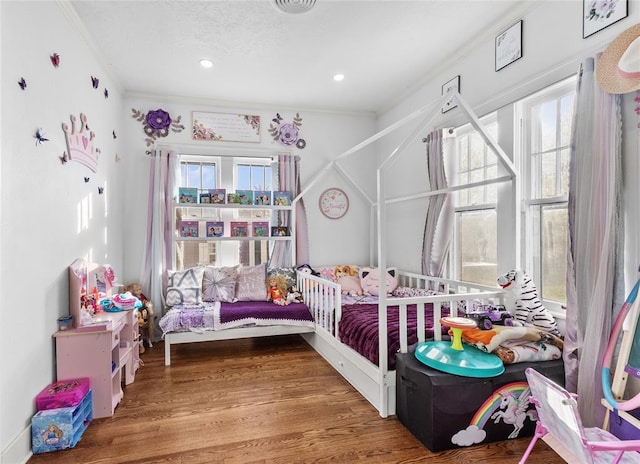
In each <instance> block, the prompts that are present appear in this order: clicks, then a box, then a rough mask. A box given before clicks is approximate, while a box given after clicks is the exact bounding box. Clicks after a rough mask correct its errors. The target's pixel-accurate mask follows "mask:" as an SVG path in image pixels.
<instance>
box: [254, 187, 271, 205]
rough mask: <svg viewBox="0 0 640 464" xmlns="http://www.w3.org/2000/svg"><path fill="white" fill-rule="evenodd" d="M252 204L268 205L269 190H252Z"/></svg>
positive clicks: (269, 202) (269, 201)
mask: <svg viewBox="0 0 640 464" xmlns="http://www.w3.org/2000/svg"><path fill="white" fill-rule="evenodd" d="M253 204H254V205H257V206H269V205H270V204H271V192H270V191H268V190H256V191H255V192H253Z"/></svg>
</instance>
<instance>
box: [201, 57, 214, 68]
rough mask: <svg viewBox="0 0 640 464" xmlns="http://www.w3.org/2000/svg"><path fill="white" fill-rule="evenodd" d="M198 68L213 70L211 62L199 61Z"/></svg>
mask: <svg viewBox="0 0 640 464" xmlns="http://www.w3.org/2000/svg"><path fill="white" fill-rule="evenodd" d="M200 66H202V67H203V68H213V61H211V60H206V59H205V60H200Z"/></svg>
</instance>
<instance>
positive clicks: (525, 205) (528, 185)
mask: <svg viewBox="0 0 640 464" xmlns="http://www.w3.org/2000/svg"><path fill="white" fill-rule="evenodd" d="M575 79H576V78H575V76H574V77H570V78H567V79H564V80H563V81H561V82H558V83H557V84H554V85H552V86H549V87H547V88H545V89H542V90H540V91H539V92H536V93H535V94H533V95H532V96H530V97H527V98H524V99H522V100H520V101H518V102H516V103H514V113H515V119H516V122H517V124H516V131H515V134H514V136H515V140H516V143H515V147H516V150H517V155H518V157H519V161H520V163H519V164H520V172H521V178H522V180H523V181H522V182H521V184H520V185H521V188H522V205H521V214H522V217H523V221H522V222H523V226H524V227H523V244H524V253H523V256H522V259H523V262H524V263H525V268H526V269H527V270H528V272H529V273H531V274H532V275H531V277H532V278H533V280H534V282H536V284H537V286H538V293H539V296H540V298H541V300H542V302H543V304H544V305H545V306H546V307H547V309H549V310H550V311H551V312H552V313H553V314H554V316H556V317H560V318H564V317H565V311H564V304H565V302H559V301H553V300H549V299H544V298H542V292H543V289H542V282H543V280H542V257H541V249H542V244H541V226H542V225H541V223H540V221H539V219H540V214H539V210H540V208H542V207H544V206H554V205H558V206H562V205H564V206H568V201H569V198H568V193H567V194H566V195H558V196H554V197H546V198H532V197H531V196H532V191H533V185H532V163H531V162H530V156H531V153H530V147H531V138H532V136H533V134H532V132H533V131H532V130H530V125H528V122H529V120H528V115H529V110H530V109H531V107H533V106H534V105H537V104H539V103H541V102H544V101H548V100H550V99H554V98H558V99H560V98H562V97H563V96H566V95H568V94H570V93H572V92H575ZM556 114H557V113H556ZM560 135H561V134H560V128H559V127H557V130H556V138H559V137H560ZM569 144H570V140H569V141H568V144H567V145H564V146H558V145H557V144H556V146H555V147H554V148H553V149H552V150H546V151H544V152H541V153H548V152H550V151H560V150H562V149H563V148H566V149H568V148H569ZM557 163H558V166H557V169H558V170H557V171H556V172H557V173H558V176H556V182H560V176H559V172H560V166H559V160H558V161H557Z"/></svg>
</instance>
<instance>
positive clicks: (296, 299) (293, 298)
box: [287, 285, 304, 303]
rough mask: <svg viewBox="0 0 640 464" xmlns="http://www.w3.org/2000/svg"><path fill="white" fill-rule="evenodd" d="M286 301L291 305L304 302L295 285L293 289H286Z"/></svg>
mask: <svg viewBox="0 0 640 464" xmlns="http://www.w3.org/2000/svg"><path fill="white" fill-rule="evenodd" d="M287 300H289V302H291V303H303V302H304V300H303V298H302V293H300V291H299V290H298V287H296V286H295V285H294V286H293V287H289V288H288V289H287Z"/></svg>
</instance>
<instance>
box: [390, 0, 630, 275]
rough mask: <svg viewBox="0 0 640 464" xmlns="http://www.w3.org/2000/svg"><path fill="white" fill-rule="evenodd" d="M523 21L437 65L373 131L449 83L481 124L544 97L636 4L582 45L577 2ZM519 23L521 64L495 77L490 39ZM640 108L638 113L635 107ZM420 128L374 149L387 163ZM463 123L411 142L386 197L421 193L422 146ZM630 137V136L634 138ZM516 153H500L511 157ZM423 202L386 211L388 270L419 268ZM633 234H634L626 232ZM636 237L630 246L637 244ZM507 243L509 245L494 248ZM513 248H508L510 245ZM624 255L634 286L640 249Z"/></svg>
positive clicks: (534, 12) (446, 119) (441, 121)
mask: <svg viewBox="0 0 640 464" xmlns="http://www.w3.org/2000/svg"><path fill="white" fill-rule="evenodd" d="M521 11H522V13H523V14H522V15H521V16H516V17H513V18H510V19H508V20H505V22H504V23H502V24H495V25H493V27H492V28H488V29H487V33H486V36H485V37H484V39H479V40H478V41H477V42H476V43H475V44H473V45H470V46H469V48H468V49H467V50H466V52H467V54H466V55H463V56H460V59H459V60H457V61H455V62H454V63H452V64H448V65H446V66H442V65H441V64H439V63H434V66H433V68H434V71H433V73H432V75H431V76H429V77H430V78H429V79H427V80H425V82H424V83H423V85H422V86H421V87H419V88H418V89H416V90H415V92H414V93H413V94H411V95H410V96H408V97H407V98H406V99H404V100H402V101H400V102H398V103H397V105H395V106H394V107H393V108H390V109H388V110H387V111H385V112H384V113H383V114H381V115H380V116H379V119H378V130H382V129H383V128H385V127H388V126H389V125H390V124H393V123H394V122H395V121H397V120H398V119H400V118H402V117H404V116H406V115H408V114H411V113H412V112H413V111H415V110H417V109H418V108H422V107H424V106H426V105H430V104H434V105H435V104H436V103H437V101H438V99H439V98H441V89H442V84H444V83H445V82H447V81H449V80H450V79H451V78H452V77H453V76H456V75H460V81H461V83H460V87H461V94H462V96H463V98H464V99H465V100H466V101H467V102H468V103H469V105H470V106H471V107H472V108H473V110H474V112H476V114H477V115H478V116H482V115H484V114H487V113H489V112H491V111H494V110H497V109H499V108H501V107H502V106H504V105H506V104H507V103H510V102H513V101H515V100H517V99H520V98H522V97H524V96H527V95H530V94H531V93H533V92H535V91H537V90H539V89H542V88H544V87H546V86H548V85H550V84H552V83H555V82H557V81H560V80H562V79H563V78H566V77H568V76H569V75H572V74H575V73H576V71H577V70H578V66H579V64H580V62H581V60H582V59H583V58H584V57H586V56H588V55H592V54H594V53H595V52H598V51H602V50H604V48H606V45H607V44H608V43H609V42H610V41H611V40H612V39H613V38H615V37H616V36H617V35H618V34H619V33H620V32H622V31H623V30H625V29H627V28H628V27H630V26H632V25H633V24H636V23H638V22H639V21H640V1H638V0H631V1H630V2H629V16H628V17H627V18H625V19H623V20H621V21H619V22H618V23H615V24H613V25H611V26H609V27H608V28H606V29H603V30H601V31H599V32H598V33H596V34H594V35H592V36H590V37H588V38H586V39H583V38H582V22H581V17H582V1H577V0H570V1H547V2H538V3H537V4H535V3H533V2H529V4H528V5H526V6H525V8H524V9H522V10H521ZM519 19H522V20H523V57H522V58H521V59H519V60H518V61H516V62H514V63H512V64H510V65H509V66H507V67H506V68H503V69H502V70H500V71H499V72H495V70H494V69H495V66H494V38H495V36H497V35H498V34H499V33H500V32H502V31H503V30H505V29H506V28H507V27H508V26H510V25H511V24H513V23H515V21H516V20H519ZM634 96H635V95H634V94H629V95H627V96H626V97H625V99H624V114H625V129H626V130H627V132H626V133H627V134H630V135H631V136H630V137H627V138H625V141H624V144H625V145H624V152H625V166H631V167H632V168H633V169H634V170H633V171H631V172H629V171H628V170H627V171H625V174H626V175H627V177H628V179H627V180H628V181H629V182H627V183H626V185H625V195H626V197H627V198H628V199H629V200H630V201H629V202H628V205H629V208H630V209H633V212H632V214H631V217H630V218H628V220H627V226H628V228H629V224H631V225H632V226H636V225H637V224H638V222H639V219H638V211H637V208H638V207H637V201H631V199H633V198H636V199H637V198H638V195H639V194H640V191H639V190H638V188H637V187H636V185H637V182H635V181H633V180H632V179H637V178H638V174H640V173H639V172H638V164H637V162H636V161H635V159H636V158H637V156H638V152H639V150H638V139H637V134H638V132H637V129H635V126H637V119H636V116H635V113H634V111H633V109H634V108H635V106H634V102H633V97H634ZM636 106H637V105H636ZM417 121H418V120H416V122H415V123H413V124H410V125H408V126H407V127H406V128H405V129H403V130H399V131H397V132H396V133H394V134H393V135H391V136H388V137H386V138H384V139H382V140H381V141H380V143H379V156H380V157H381V159H382V158H385V157H386V156H388V154H389V153H391V152H392V150H393V149H394V148H395V147H396V146H397V145H398V144H399V143H400V142H401V141H402V140H403V139H404V138H405V137H406V135H408V134H409V133H410V131H411V130H412V129H413V128H414V127H416V126H417ZM464 122H467V121H466V118H464V117H463V116H462V112H461V110H460V109H453V110H451V111H449V112H447V113H446V114H445V115H438V116H437V117H436V119H435V120H434V124H433V125H432V127H429V128H428V129H427V130H425V131H424V134H422V135H420V136H419V137H418V138H417V139H416V140H415V141H413V142H411V143H410V144H409V146H408V148H407V150H406V151H405V152H404V153H403V155H401V156H400V157H399V160H398V161H397V162H396V163H394V165H393V167H392V169H390V170H389V173H388V177H389V178H390V179H392V180H391V181H390V183H389V191H390V196H392V197H393V196H394V195H402V194H412V193H417V192H422V191H426V190H428V189H427V185H426V161H425V147H424V144H423V143H422V142H421V138H422V137H423V136H424V135H426V134H427V133H428V132H429V131H430V130H432V129H434V128H439V127H452V126H454V125H458V124H461V123H464ZM634 132H635V134H634ZM512 148H513V147H504V149H505V151H506V152H507V153H508V154H510V153H511V152H512V151H513V150H512ZM426 205H427V201H426V200H417V201H413V202H411V203H407V204H403V205H398V206H393V207H390V208H389V210H388V216H389V220H388V224H389V240H388V254H387V255H388V263H387V264H388V265H398V266H401V267H403V268H407V269H410V270H414V271H419V270H420V266H421V261H420V250H421V249H422V245H421V243H422V236H423V228H424V215H425V213H424V211H426ZM499 229H500V230H502V231H503V232H507V233H510V231H513V230H514V228H513V223H512V222H507V223H506V224H505V223H502V226H501V227H499ZM629 230H630V231H633V230H635V231H637V227H635V228H630V229H629ZM635 237H637V233H634V234H633V238H631V237H630V233H628V234H627V239H628V240H631V241H633V242H637V239H635ZM499 242H500V243H508V242H507V240H499ZM511 243H512V242H511ZM625 248H628V249H629V250H633V252H634V253H635V254H633V255H631V256H629V257H628V259H627V269H628V272H629V274H630V275H631V277H633V280H634V281H635V278H636V275H637V274H635V270H636V269H635V268H636V267H637V263H638V262H640V255H638V251H637V250H638V248H639V246H638V244H637V243H630V244H628V245H627V246H626V247H625ZM513 254H514V249H513V247H511V246H510V249H509V250H507V251H505V250H502V251H501V252H500V253H499V256H502V257H504V259H512V256H513ZM511 265H513V264H512V263H499V268H501V267H504V268H506V266H511Z"/></svg>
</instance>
